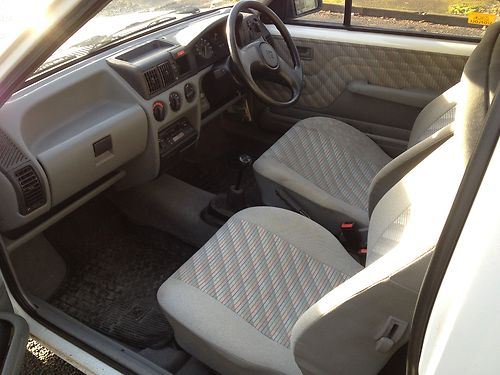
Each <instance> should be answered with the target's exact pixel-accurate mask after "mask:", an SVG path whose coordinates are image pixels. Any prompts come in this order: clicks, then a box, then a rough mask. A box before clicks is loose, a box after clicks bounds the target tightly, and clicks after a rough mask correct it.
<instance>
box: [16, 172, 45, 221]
mask: <svg viewBox="0 0 500 375" xmlns="http://www.w3.org/2000/svg"><path fill="white" fill-rule="evenodd" d="M14 175H15V176H16V180H17V183H18V186H19V190H20V192H21V195H22V198H23V200H24V207H21V213H22V214H24V215H25V214H28V213H30V212H31V211H33V210H35V209H37V208H38V207H40V206H43V205H44V204H45V202H46V198H45V194H44V191H43V187H42V184H41V182H40V178H39V177H38V175H37V173H36V171H35V169H34V168H33V166H32V165H25V166H23V167H21V168H19V169H17V170H16V171H15V172H14Z"/></svg>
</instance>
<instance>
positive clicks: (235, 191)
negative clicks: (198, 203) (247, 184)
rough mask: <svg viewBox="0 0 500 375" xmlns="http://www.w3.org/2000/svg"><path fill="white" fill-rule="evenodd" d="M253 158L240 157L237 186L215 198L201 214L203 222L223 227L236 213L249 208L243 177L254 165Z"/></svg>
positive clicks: (242, 155)
mask: <svg viewBox="0 0 500 375" xmlns="http://www.w3.org/2000/svg"><path fill="white" fill-rule="evenodd" d="M252 162H253V160H252V158H251V157H250V156H248V155H245V154H241V155H239V156H238V163H239V166H240V168H239V170H238V179H237V180H236V184H234V185H231V186H230V187H229V190H228V192H227V193H226V194H219V195H217V196H215V197H214V198H213V199H212V200H211V201H210V203H209V204H208V207H207V208H206V209H205V210H203V212H202V213H201V215H202V218H203V220H205V221H206V222H207V223H209V224H213V225H218V226H221V225H222V224H224V223H225V222H226V220H227V219H229V218H230V217H231V216H232V215H233V214H234V213H235V212H238V211H240V210H242V209H244V208H245V207H247V204H246V200H245V189H243V187H242V185H243V177H244V176H245V171H246V170H247V169H248V167H249V166H250V165H252Z"/></svg>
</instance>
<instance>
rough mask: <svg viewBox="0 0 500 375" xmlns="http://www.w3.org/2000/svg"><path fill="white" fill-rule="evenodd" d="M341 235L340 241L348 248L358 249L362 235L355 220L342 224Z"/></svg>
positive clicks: (350, 249)
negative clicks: (360, 235)
mask: <svg viewBox="0 0 500 375" xmlns="http://www.w3.org/2000/svg"><path fill="white" fill-rule="evenodd" d="M340 237H341V238H340V242H342V243H343V244H344V245H345V247H346V248H347V250H349V251H352V250H353V249H358V246H359V242H360V237H359V233H358V231H357V229H356V223H355V222H354V221H347V222H344V223H342V224H340Z"/></svg>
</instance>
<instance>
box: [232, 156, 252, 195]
mask: <svg viewBox="0 0 500 375" xmlns="http://www.w3.org/2000/svg"><path fill="white" fill-rule="evenodd" d="M238 162H239V163H240V170H239V171H238V180H237V181H236V185H234V187H235V189H236V190H239V189H240V188H241V182H242V180H243V173H245V169H247V168H248V167H249V166H250V165H251V164H252V162H253V160H252V158H251V157H250V156H249V155H247V154H241V155H240V156H238Z"/></svg>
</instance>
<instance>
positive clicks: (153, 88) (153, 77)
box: [144, 67, 164, 95]
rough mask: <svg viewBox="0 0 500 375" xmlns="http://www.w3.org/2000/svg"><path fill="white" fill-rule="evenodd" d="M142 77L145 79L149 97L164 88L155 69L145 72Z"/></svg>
mask: <svg viewBox="0 0 500 375" xmlns="http://www.w3.org/2000/svg"><path fill="white" fill-rule="evenodd" d="M144 77H145V78H146V83H147V85H148V89H149V94H150V95H151V94H154V93H156V92H158V91H160V90H161V89H162V88H163V87H164V86H163V82H162V79H161V76H160V72H159V71H158V68H157V67H154V68H152V69H149V70H146V71H145V72H144Z"/></svg>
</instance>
